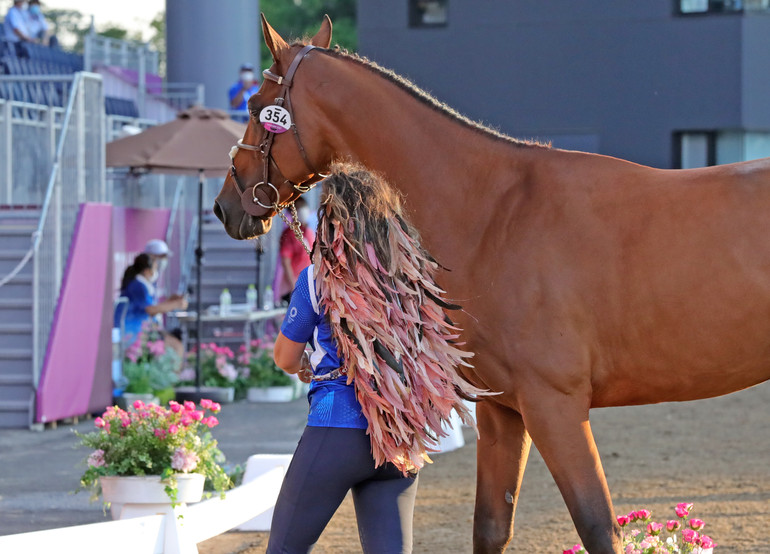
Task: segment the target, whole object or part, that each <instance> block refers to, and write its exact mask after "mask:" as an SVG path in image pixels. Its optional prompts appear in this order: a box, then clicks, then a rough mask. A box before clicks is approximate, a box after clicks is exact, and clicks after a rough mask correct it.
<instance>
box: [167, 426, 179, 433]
mask: <svg viewBox="0 0 770 554" xmlns="http://www.w3.org/2000/svg"><path fill="white" fill-rule="evenodd" d="M178 432H179V426H178V425H176V424H175V423H172V424H171V425H169V426H168V434H169V435H176V434H177V433H178Z"/></svg>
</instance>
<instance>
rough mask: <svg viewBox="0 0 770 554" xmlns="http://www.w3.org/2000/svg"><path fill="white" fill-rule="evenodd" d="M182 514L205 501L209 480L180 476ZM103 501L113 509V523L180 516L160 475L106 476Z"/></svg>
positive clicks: (178, 492) (102, 484)
mask: <svg viewBox="0 0 770 554" xmlns="http://www.w3.org/2000/svg"><path fill="white" fill-rule="evenodd" d="M175 477H176V482H177V487H178V491H177V499H176V501H177V504H178V505H179V506H178V510H179V509H184V508H185V507H186V504H187V503H188V502H199V501H200V499H201V498H202V497H203V484H204V483H205V481H206V478H205V477H204V476H203V475H201V474H199V473H178V474H176V475H175ZM99 483H100V484H101V486H102V498H103V499H104V501H105V502H110V503H111V504H112V505H111V507H110V510H111V512H112V519H127V518H130V517H140V516H143V515H151V514H156V513H177V512H178V510H174V509H173V508H172V507H171V499H170V498H169V497H168V494H167V493H166V485H165V483H163V482H161V480H160V476H159V475H136V476H135V475H127V476H105V477H100V478H99Z"/></svg>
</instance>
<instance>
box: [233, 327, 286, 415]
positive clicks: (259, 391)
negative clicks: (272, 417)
mask: <svg viewBox="0 0 770 554" xmlns="http://www.w3.org/2000/svg"><path fill="white" fill-rule="evenodd" d="M238 362H239V363H240V364H241V369H240V377H239V381H240V383H241V386H242V387H243V388H245V389H246V398H247V399H248V400H249V402H288V401H290V400H294V398H296V397H297V392H298V391H297V389H298V386H297V383H300V381H299V379H295V378H293V376H291V375H288V374H287V373H286V372H284V371H283V370H281V369H280V368H279V367H278V366H276V365H275V362H274V361H273V343H272V342H270V341H260V340H259V339H256V340H252V341H251V343H250V345H249V348H248V349H246V346H245V345H243V346H241V351H240V353H239V356H238ZM300 384H301V383H300Z"/></svg>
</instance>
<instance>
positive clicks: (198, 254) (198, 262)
mask: <svg viewBox="0 0 770 554" xmlns="http://www.w3.org/2000/svg"><path fill="white" fill-rule="evenodd" d="M202 265H203V170H202V169H200V170H198V245H197V247H196V248H195V286H196V295H195V386H196V391H197V392H198V393H200V390H201V333H202V331H203V324H202V322H201V310H202V309H203V300H202V298H201V297H202V294H201V266H202Z"/></svg>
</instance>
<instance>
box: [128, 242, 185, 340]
mask: <svg viewBox="0 0 770 554" xmlns="http://www.w3.org/2000/svg"><path fill="white" fill-rule="evenodd" d="M158 265H159V261H158V260H157V259H156V260H152V259H151V258H150V255H149V254H145V253H142V254H139V255H138V256H137V257H136V258H134V263H133V264H132V265H130V266H129V267H128V268H126V271H125V272H124V273H123V281H122V282H121V284H120V295H121V296H125V297H126V298H128V305H127V306H126V307H125V308H124V310H116V312H115V327H119V326H120V318H121V317H122V316H123V313H125V335H124V343H128V344H130V343H132V342H133V341H135V340H136V338H137V337H138V336H139V332H140V331H141V330H142V324H144V323H145V322H146V321H150V320H151V319H154V318H158V317H159V316H160V315H161V314H165V313H166V312H170V311H171V310H184V309H186V308H187V300H186V299H185V297H184V296H182V295H179V294H173V295H171V296H170V297H168V298H167V299H166V300H164V301H162V302H158V300H157V298H156V292H155V282H156V281H157V280H158V271H159V268H158ZM165 340H166V344H167V345H168V346H171V347H173V348H174V349H175V350H177V351H178V353H179V354H180V355H181V354H182V343H181V341H180V340H179V339H178V338H177V337H174V336H172V335H169V334H166V336H165Z"/></svg>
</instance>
